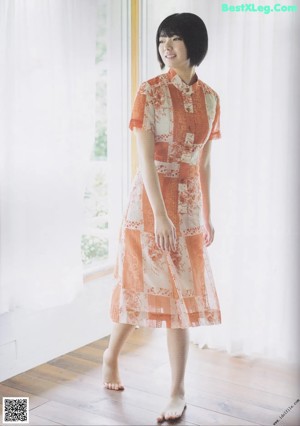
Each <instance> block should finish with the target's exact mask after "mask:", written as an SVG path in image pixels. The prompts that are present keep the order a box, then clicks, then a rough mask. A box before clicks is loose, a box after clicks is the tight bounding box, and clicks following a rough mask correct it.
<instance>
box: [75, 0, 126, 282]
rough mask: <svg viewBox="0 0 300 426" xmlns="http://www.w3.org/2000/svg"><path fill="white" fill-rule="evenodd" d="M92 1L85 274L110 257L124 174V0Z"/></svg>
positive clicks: (114, 244) (108, 261)
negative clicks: (94, 23)
mask: <svg viewBox="0 0 300 426" xmlns="http://www.w3.org/2000/svg"><path fill="white" fill-rule="evenodd" d="M122 3H123V4H122ZM97 4H98V15H97V19H98V25H97V38H96V58H95V66H96V88H95V93H96V111H95V112H96V114H95V117H96V120H95V126H96V129H95V130H96V132H95V143H94V147H93V152H92V153H91V157H90V165H89V173H88V182H87V185H86V189H85V229H84V232H83V234H82V238H81V249H82V261H83V265H84V272H85V275H89V274H91V273H95V272H98V271H101V270H103V269H106V268H108V267H110V266H112V265H113V263H114V261H115V256H116V247H117V239H118V234H119V228H120V225H121V218H122V212H123V206H124V201H125V199H126V196H127V189H128V179H129V176H128V170H129V167H128V159H129V155H128V146H129V144H128V131H127V129H128V123H127V116H128V92H129V88H128V78H127V75H128V70H127V63H128V61H127V58H128V46H127V11H126V9H124V7H126V2H125V5H124V2H122V0H97Z"/></svg>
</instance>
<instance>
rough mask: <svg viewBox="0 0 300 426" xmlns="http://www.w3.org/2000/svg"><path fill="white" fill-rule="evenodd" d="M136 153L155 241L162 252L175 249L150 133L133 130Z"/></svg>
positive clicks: (174, 234)
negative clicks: (152, 220)
mask: <svg viewBox="0 0 300 426" xmlns="http://www.w3.org/2000/svg"><path fill="white" fill-rule="evenodd" d="M135 135H136V137H137V151H138V160H139V166H140V170H141V174H142V178H143V183H144V186H145V190H146V192H147V196H148V199H149V202H150V205H151V208H152V211H153V215H154V221H155V241H156V244H157V245H158V246H159V247H160V248H161V249H162V250H165V249H166V250H170V248H171V249H172V250H175V249H176V230H175V226H174V224H173V223H172V221H171V220H170V218H169V217H168V213H167V210H166V206H165V203H164V200H163V196H162V193H161V188H160V184H159V179H158V175H157V171H156V168H155V164H154V145H155V144H154V136H153V133H152V132H151V131H146V130H142V129H139V128H135Z"/></svg>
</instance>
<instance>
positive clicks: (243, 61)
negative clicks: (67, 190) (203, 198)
mask: <svg viewBox="0 0 300 426" xmlns="http://www.w3.org/2000/svg"><path fill="white" fill-rule="evenodd" d="M222 3H224V2H223V1H213V2H211V1H199V0H195V1H184V0H181V1H180V0H169V1H168V0H165V1H164V2H157V0H142V6H143V30H142V33H143V34H142V35H143V43H142V45H143V52H142V60H141V63H142V69H143V75H142V78H143V79H146V78H150V77H152V76H154V75H156V74H157V73H159V72H160V69H159V68H158V65H157V64H156V53H155V33H156V29H157V27H158V25H159V23H160V22H161V20H162V19H164V18H165V17H166V16H168V15H170V14H172V13H175V12H193V13H196V14H198V15H199V16H201V17H202V18H203V20H204V22H205V23H206V25H207V28H208V33H209V52H208V55H207V57H206V58H205V60H204V62H203V64H201V65H200V67H199V68H198V70H197V73H198V75H199V78H200V79H202V80H203V81H205V82H206V83H208V84H209V85H211V86H212V87H213V88H214V89H215V90H216V91H217V92H218V93H219V95H220V100H221V132H222V139H221V140H218V141H215V142H213V148H212V159H211V161H212V177H211V198H212V221H213V224H214V227H215V241H214V243H213V244H212V245H211V246H210V247H209V249H208V250H209V256H210V260H211V264H212V269H213V273H214V277H215V282H216V287H217V291H218V295H219V299H220V304H221V311H222V324H221V325H218V326H207V327H197V328H194V329H191V339H192V341H193V342H196V343H198V344H199V346H200V347H210V348H218V349H222V350H226V351H228V353H230V354H232V355H237V354H245V355H252V356H262V357H266V358H273V359H282V360H285V361H290V362H297V361H298V360H299V359H300V356H299V338H298V334H299V313H298V312H299V308H298V307H297V301H298V300H299V281H298V280H299V274H298V275H297V273H298V272H299V271H298V270H297V268H298V266H297V261H298V256H299V226H298V223H297V219H298V217H299V207H298V201H299V184H298V182H297V179H298V170H297V169H298V164H297V160H298V158H299V132H298V130H299V128H298V124H297V123H298V121H299V118H298V117H299V99H300V96H299V83H298V78H299V69H297V64H299V49H296V41H298V40H299V39H300V36H299V6H300V4H299V1H293V4H295V5H298V12H294V13H293V12H277V13H275V12H273V13H270V14H263V13H259V12H252V13H251V12H248V13H242V12H236V13H234V12H232V13H229V12H227V13H225V12H222V11H221V7H222ZM240 3H241V2H240V1H230V5H237V4H240ZM271 3H273V2H259V4H271ZM257 5H258V4H257Z"/></svg>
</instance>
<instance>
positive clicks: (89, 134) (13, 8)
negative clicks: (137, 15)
mask: <svg viewBox="0 0 300 426" xmlns="http://www.w3.org/2000/svg"><path fill="white" fill-rule="evenodd" d="M95 34H96V2H95V1H94V0H38V1H37V0H1V1H0V58H1V63H0V116H1V117H0V120H1V126H0V132H1V133H0V136H1V148H0V149H1V152H0V162H1V270H0V272H1V287H0V298H1V299H0V300H1V302H0V313H3V312H6V311H11V310H14V309H15V308H17V307H23V308H32V309H45V308H48V307H51V306H56V305H60V304H65V303H68V302H70V301H71V300H73V298H74V297H75V296H76V295H78V294H79V293H80V291H82V290H83V281H82V276H83V270H82V262H81V247H80V238H81V231H82V226H83V217H84V204H83V201H84V199H83V197H84V184H85V175H86V170H87V169H86V166H87V164H88V160H89V156H90V154H91V150H92V147H93V142H94V129H95V116H94V114H95V109H94V105H95Z"/></svg>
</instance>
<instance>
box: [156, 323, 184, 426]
mask: <svg viewBox="0 0 300 426" xmlns="http://www.w3.org/2000/svg"><path fill="white" fill-rule="evenodd" d="M167 342H168V351H169V359H170V365H171V373H172V386H171V395H170V401H169V403H168V404H167V406H166V407H165V409H164V410H163V411H162V412H161V414H160V416H159V417H158V418H157V421H158V422H162V421H164V420H173V419H178V418H179V417H181V415H182V413H183V411H184V408H185V407H186V402H185V393H184V375H185V367H186V362H187V358H188V352H189V331H188V329H187V328H186V329H180V328H175V329H171V328H169V329H167Z"/></svg>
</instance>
